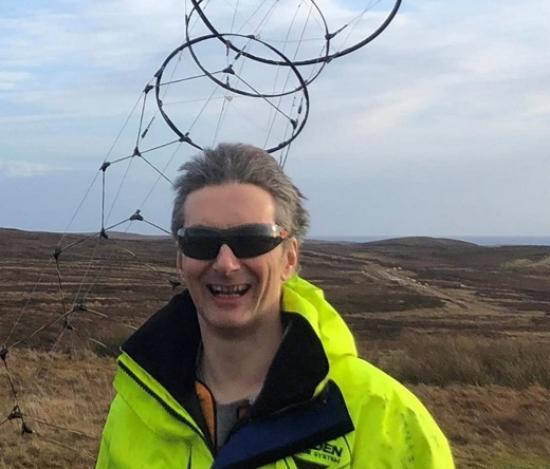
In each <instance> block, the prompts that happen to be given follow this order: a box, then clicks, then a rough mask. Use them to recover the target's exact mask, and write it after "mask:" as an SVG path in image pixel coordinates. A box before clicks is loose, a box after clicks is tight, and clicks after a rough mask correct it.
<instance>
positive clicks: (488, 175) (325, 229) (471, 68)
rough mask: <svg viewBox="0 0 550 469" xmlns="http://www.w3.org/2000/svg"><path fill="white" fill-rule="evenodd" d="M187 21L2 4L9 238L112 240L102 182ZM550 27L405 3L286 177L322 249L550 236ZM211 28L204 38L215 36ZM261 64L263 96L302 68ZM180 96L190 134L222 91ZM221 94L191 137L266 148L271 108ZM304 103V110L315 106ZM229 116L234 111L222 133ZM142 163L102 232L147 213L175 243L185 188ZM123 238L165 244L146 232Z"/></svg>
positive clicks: (79, 4)
mask: <svg viewBox="0 0 550 469" xmlns="http://www.w3.org/2000/svg"><path fill="white" fill-rule="evenodd" d="M215 1H218V0H210V2H211V3H212V2H215ZM384 2H385V3H384ZM230 3H231V2H229V1H226V2H221V1H220V4H219V5H220V6H219V7H218V6H217V7H216V8H217V9H216V10H215V11H216V12H217V16H216V20H217V21H219V22H220V23H216V24H220V26H221V25H222V24H224V26H225V27H229V26H227V25H229V24H230V23H231V21H232V15H231V13H230V12H229V10H228V11H227V12H226V11H225V10H224V8H223V7H222V6H221V5H226V6H227V5H228V4H230ZM296 3H298V2H297V1H296V2H289V1H287V4H291V5H295V4H296ZM366 3H368V2H360V1H358V0H345V1H344V0H339V1H336V0H324V1H322V2H319V6H320V9H321V11H322V12H323V14H324V15H325V18H326V21H327V23H328V28H329V30H330V31H335V30H336V29H337V28H338V27H339V25H341V24H343V23H342V21H345V19H346V18H348V19H349V18H353V17H354V16H353V15H354V12H360V11H361V10H362V9H363V8H364V5H365V4H366ZM212 4H213V3H212ZM242 4H243V5H244V4H245V2H244V1H243V2H242ZM389 5H390V2H388V1H386V0H381V1H380V2H379V3H377V4H376V7H375V8H373V9H372V11H371V12H370V13H371V15H370V17H369V18H370V19H369V20H368V21H367V19H365V20H364V21H363V20H361V21H360V22H358V23H357V24H356V25H355V27H354V29H353V30H351V28H349V31H350V33H349V35H348V36H346V37H347V38H348V40H349V41H350V42H352V41H353V40H354V38H361V37H363V36H364V35H365V33H366V32H367V31H371V30H372V27H373V25H374V24H377V23H376V22H377V21H379V20H380V18H382V17H383V16H382V15H383V13H384V10H385V9H387V8H388V7H389ZM302 10H303V11H304V8H302ZM185 11H186V7H185V4H184V1H183V0H177V1H176V0H154V1H152V0H151V1H150V0H99V1H98V0H94V1H91V0H90V1H87V0H78V1H77V0H48V1H45V0H44V1H40V0H34V1H33V0H30V1H20V0H18V1H15V0H3V1H2V3H1V4H0V227H12V228H20V229H26V230H42V231H56V232H63V231H66V230H68V231H77V232H93V231H99V228H100V226H101V204H102V185H101V179H102V173H101V172H100V171H98V168H99V167H100V166H101V164H102V162H103V161H105V160H107V161H113V160H115V159H117V158H120V157H124V156H128V155H129V153H131V152H132V149H133V148H134V146H135V139H136V129H139V116H140V113H139V111H140V109H141V105H142V101H140V99H141V100H143V96H144V94H143V93H142V91H143V89H144V86H145V85H146V84H147V83H153V84H154V80H153V81H151V80H152V79H153V75H154V73H155V72H156V71H157V70H158V69H159V67H160V65H161V64H162V63H163V62H164V60H165V59H166V57H167V56H168V55H169V54H170V53H171V52H172V51H173V50H174V49H175V48H176V47H178V46H179V45H180V44H182V43H183V42H184V40H185ZM290 11H291V10H290V9H289V12H288V13H286V14H288V15H291V13H290ZM289 17H290V16H289ZM549 17H550V2H548V1H546V0H526V1H524V2H517V1H514V2H512V1H509V0H500V1H499V2H475V1H470V0H466V1H462V2H441V1H431V0H422V1H416V0H408V1H407V0H405V2H404V3H403V5H402V7H401V9H400V11H399V13H398V15H397V17H396V18H395V19H394V21H393V22H392V23H391V24H390V26H389V27H388V28H387V29H386V30H385V31H384V32H383V33H382V34H381V35H380V36H379V37H378V38H376V39H375V40H373V41H372V42H371V43H370V44H368V45H367V46H365V47H364V48H362V49H360V50H358V51H356V52H354V53H352V54H349V55H347V56H345V57H341V58H338V59H335V60H333V61H331V62H330V63H329V64H328V65H327V66H326V67H325V68H324V69H323V70H322V71H321V73H320V75H319V76H318V77H317V79H316V80H315V81H313V82H312V83H311V84H310V85H308V92H309V98H310V106H309V115H308V119H307V122H305V125H304V128H303V131H302V132H301V133H300V134H299V135H298V136H297V137H296V139H295V140H294V142H293V144H292V146H291V149H290V151H289V153H288V159H287V162H286V165H285V170H286V172H287V173H288V174H289V175H290V176H291V178H292V179H293V181H294V182H295V183H296V185H297V186H298V187H299V188H300V189H301V190H302V192H303V193H304V194H305V196H306V197H307V199H308V200H307V207H308V209H309V211H310V213H311V219H312V223H311V229H310V235H311V236H313V237H322V236H339V235H340V236H362V235H365V236H369V235H370V236H374V235H380V236H412V235H423V236H446V237H453V236H455V237H456V236H463V235H470V236H484V235H486V236H489V235H493V236H494V235H499V236H550V210H549V209H548V207H549V206H550V139H549V137H548V135H549V130H548V126H549V123H550V55H549V54H548V50H550V29H549V28H548V25H547V21H548V18H549ZM319 18H320V17H318V18H317V19H315V21H314V22H312V23H311V24H312V25H314V26H313V27H312V30H311V31H308V32H307V34H308V35H310V37H311V38H314V37H315V36H319V37H322V34H319V31H317V32H316V31H314V28H315V27H317V28H318V29H319V28H321V24H322V22H321V21H320V19H319ZM224 21H225V23H224ZM286 21H287V20H286V17H285V16H284V15H283V14H282V13H281V14H280V15H279V16H278V17H276V18H274V19H273V20H272V21H270V23H269V27H270V28H271V29H270V30H267V31H266V32H265V33H264V32H262V35H260V36H258V37H259V38H260V39H265V40H266V42H267V41H268V40H269V41H271V40H272V39H273V38H275V35H276V34H277V32H280V30H278V29H277V28H278V27H279V26H280V24H283V23H285V24H286ZM369 21H370V22H369ZM195 23H197V24H195V26H194V27H195V28H196V30H194V33H195V34H196V35H200V34H205V33H206V30H204V29H201V28H202V25H201V24H199V21H197V19H196V18H195ZM369 28H370V29H369ZM228 30H229V29H228ZM244 32H246V33H248V31H244ZM346 34H347V32H346ZM341 37H343V36H342V35H340V36H338V37H337V39H340V38H341ZM275 39H276V38H275ZM342 41H343V39H342ZM214 42H215V40H214V41H204V42H201V43H200V44H199V43H197V45H196V47H197V50H198V51H200V54H202V55H201V57H204V63H207V64H208V66H210V63H212V64H213V65H212V67H214V68H215V67H216V64H215V62H216V60H218V59H217V56H216V55H215V54H217V53H218V52H219V51H218V49H220V47H219V45H216V44H217V43H216V44H214ZM310 42H311V43H313V42H314V41H313V40H312V41H310ZM272 44H278V43H276V42H274V43H272ZM319 45H321V48H322V43H320V44H315V45H313V44H312V45H311V48H310V49H307V47H305V48H304V50H305V51H306V52H304V53H305V54H307V53H308V52H309V51H310V50H313V49H315V50H319ZM251 47H252V46H251ZM254 47H256V49H254V50H255V51H260V50H261V49H262V46H261V45H260V44H255V45H254ZM263 47H264V51H263V53H268V52H269V51H267V49H265V46H263ZM339 47H340V46H339ZM341 47H343V46H341ZM222 49H223V47H222ZM251 50H252V49H251ZM266 51H267V52H266ZM259 53H260V52H258V54H259ZM288 54H290V52H288ZM222 55H223V54H222ZM317 55H319V54H317ZM304 57H305V56H304ZM185 60H187V61H190V57H187V58H184V59H183V60H182V63H183V64H184V65H185V67H187V68H186V70H191V69H190V68H189V67H191V65H190V62H189V63H187V62H185ZM223 60H227V58H225V59H223ZM173 63H174V62H171V63H170V66H168V67H167V69H166V70H167V71H166V72H165V73H166V74H168V71H169V70H171V69H170V67H171V66H172V64H173ZM247 67H248V68H244V67H243V69H242V70H243V73H248V75H246V76H247V77H250V80H254V83H255V84H256V85H255V86H257V87H260V88H262V90H263V89H264V88H263V87H264V86H265V87H266V88H265V89H266V90H267V89H271V88H270V87H271V86H273V89H275V87H276V86H275V84H274V83H275V81H274V79H269V80H268V79H267V78H266V77H273V76H279V75H277V74H279V72H278V71H277V69H280V68H284V69H285V70H288V69H287V68H286V67H264V68H262V66H261V65H259V64H257V63H256V64H254V63H252V64H251V65H247ZM176 68H177V67H176V65H174V66H173V70H172V72H174V73H175V72H179V70H177V69H176ZM268 69H269V70H268ZM210 70H211V71H212V70H213V69H210ZM314 70H315V68H314V67H309V68H308V69H307V71H306V72H304V76H309V74H310V73H313V72H314ZM172 72H171V73H172ZM280 77H290V78H285V80H287V81H285V80H283V78H280V79H278V80H279V81H278V82H277V86H281V89H282V88H284V86H286V87H287V88H285V89H288V90H290V91H291V90H292V89H291V88H292V86H294V85H296V84H297V83H298V82H297V81H296V80H297V78H296V77H295V76H294V75H293V74H291V73H290V72H289V73H288V74H286V73H285V74H283V73H282V72H281V73H280ZM262 80H263V81H262ZM193 83H194V82H193ZM293 83H294V85H293ZM170 86H171V88H169V90H168V91H167V92H166V101H165V103H166V105H165V110H169V112H170V116H171V117H172V119H174V121H177V125H181V126H182V128H183V127H185V126H190V125H192V126H195V123H194V122H193V119H194V117H193V116H195V115H196V113H197V112H200V111H201V109H203V108H202V106H203V102H204V99H203V102H201V101H200V100H199V99H195V100H194V101H196V102H192V101H193V100H192V99H190V98H193V97H195V98H196V97H203V98H204V97H205V96H207V95H208V93H209V92H208V90H209V89H210V88H211V86H212V83H211V82H210V81H208V79H207V78H205V79H204V80H203V82H201V83H200V84H199V83H198V82H197V83H196V84H193V85H191V84H185V86H180V85H173V86H172V85H170ZM288 87H291V88H288ZM218 88H219V87H218ZM153 93H154V92H151V93H150V94H148V95H147V101H146V106H144V107H143V109H144V116H145V118H144V122H149V120H150V118H152V117H154V119H153V121H154V126H153V127H151V132H150V135H148V136H147V138H148V139H149V138H150V140H148V141H147V142H146V141H143V142H142V144H141V143H140V148H141V149H143V148H152V147H153V146H155V145H157V144H162V143H163V142H167V141H172V140H173V139H174V138H176V139H177V136H175V134H173V133H172V131H171V130H170V129H169V128H168V126H167V125H166V123H165V122H164V121H163V120H162V118H161V116H159V113H158V111H157V109H156V107H155V106H156V102H155V100H154V99H153V98H154V96H153ZM213 93H214V94H213V96H214V101H213V102H217V104H216V105H210V104H209V106H210V107H206V106H205V107H204V109H203V111H204V112H203V114H202V116H201V121H200V122H198V123H197V124H196V126H195V127H193V133H192V136H193V138H196V139H197V141H199V140H200V142H201V144H202V143H203V142H204V144H210V143H211V142H210V140H212V142H213V141H214V139H213V138H214V137H213V136H214V135H216V138H217V137H219V139H222V140H231V139H232V140H235V139H238V140H242V141H248V142H250V143H253V144H257V145H259V146H263V144H264V142H265V141H267V140H268V139H267V138H266V137H265V135H264V134H262V132H264V133H265V128H266V126H265V125H264V127H263V128H261V126H260V125H259V121H262V122H269V120H270V116H272V115H273V114H270V113H273V112H274V111H273V109H272V108H273V106H272V105H271V104H269V103H268V102H266V101H265V100H261V99H257V98H246V97H242V96H236V95H234V94H232V95H231V96H228V95H227V94H224V92H223V90H222V91H220V90H218V91H215V92H214V91H213ZM293 96H294V94H289V95H287V96H286V97H284V98H282V100H281V101H280V102H281V103H282V104H281V106H283V105H284V106H287V108H286V110H285V112H287V113H290V112H297V111H296V109H297V106H296V105H295V103H296V101H292V100H293V99H294V98H293ZM296 96H297V98H296V99H298V100H301V102H303V100H304V97H303V92H302V94H300V92H298V93H296ZM222 102H223V103H225V104H224V105H227V109H228V111H227V115H226V117H225V118H224V119H225V120H224V121H223V125H224V127H223V129H222V130H220V133H219V135H218V134H216V130H215V129H216V128H217V125H218V124H217V123H218V122H220V119H219V115H218V114H217V111H216V110H217V109H218V110H219V108H220V105H221V104H220V103H222ZM136 103H137V107H136V109H137V111H136V112H135V113H134V114H131V115H130V114H129V112H130V110H131V109H132V108H133V106H134V105H135V104H136ZM216 106H217V107H216ZM270 106H271V107H270ZM231 113H233V114H231ZM129 115H130V118H129V119H128V123H127V125H126V127H124V128H123V125H124V123H125V121H126V119H127V117H128V116H129ZM275 115H276V116H277V121H276V126H275V130H274V131H273V135H272V136H271V137H269V138H270V139H271V140H270V142H271V143H272V142H275V141H278V140H277V139H278V138H279V137H280V136H281V135H288V134H285V128H286V127H285V125H287V124H288V122H287V123H286V124H285V120H284V117H281V115H282V113H280V114H275ZM301 118H303V113H302V115H301ZM273 119H274V121H275V118H273ZM190 122H191V123H190ZM277 126H278V127H277ZM142 128H143V127H142ZM121 129H123V130H122V132H121V133H120V137H119V139H118V140H116V138H117V135H119V132H120V131H121ZM115 140H116V144H115V145H113V142H115ZM279 141H280V138H279ZM195 153H196V150H195V149H193V148H191V147H188V146H187V145H185V144H182V145H171V146H169V147H167V148H165V149H161V150H159V151H158V152H151V153H150V154H149V153H148V155H151V159H149V158H148V159H147V160H148V161H149V162H151V163H153V166H155V167H157V168H160V169H163V170H164V172H165V174H166V175H167V176H168V179H170V180H172V179H173V178H174V177H175V176H176V169H177V167H178V166H179V165H181V164H182V163H183V162H185V161H186V160H188V159H189V158H190V157H191V156H192V155H194V154H195ZM153 154H155V155H153ZM154 158H158V159H154ZM135 160H136V158H130V159H128V160H124V162H121V163H120V164H117V165H115V164H113V165H112V167H110V168H109V170H108V171H106V172H105V177H106V186H105V207H106V209H105V211H104V216H103V220H104V221H103V222H104V224H105V226H112V225H114V224H117V223H118V222H120V221H123V220H126V219H127V218H128V216H129V215H131V214H132V213H133V212H134V211H135V210H137V209H140V210H141V213H142V214H143V216H144V217H145V218H146V220H148V221H150V222H151V223H154V224H157V225H159V226H162V227H165V228H168V226H169V217H170V212H171V203H172V197H173V196H172V193H171V189H170V186H169V184H168V183H167V181H166V180H164V179H163V178H162V177H160V178H159V176H158V173H157V172H155V171H154V170H152V168H151V166H150V165H147V164H146V163H145V161H141V160H139V161H135ZM120 228H121V229H125V230H129V231H135V232H147V233H150V232H155V231H154V230H153V231H151V228H150V225H146V224H145V225H144V224H139V223H134V224H130V226H128V224H122V225H120Z"/></svg>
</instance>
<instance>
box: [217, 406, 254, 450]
mask: <svg viewBox="0 0 550 469" xmlns="http://www.w3.org/2000/svg"><path fill="white" fill-rule="evenodd" d="M253 401H254V400H253V399H241V400H238V401H235V402H230V403H229V404H218V403H217V402H216V446H217V447H218V448H221V447H222V446H223V445H224V443H225V441H226V440H227V437H228V436H229V433H230V432H231V429H232V428H233V427H234V426H235V424H236V423H237V422H238V421H239V420H240V419H242V418H244V417H246V416H247V415H248V413H249V411H250V407H251V406H252V403H253Z"/></svg>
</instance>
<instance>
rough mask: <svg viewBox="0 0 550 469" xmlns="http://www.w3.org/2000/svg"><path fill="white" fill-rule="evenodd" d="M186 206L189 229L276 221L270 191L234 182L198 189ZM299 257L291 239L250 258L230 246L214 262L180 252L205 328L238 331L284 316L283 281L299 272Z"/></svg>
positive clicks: (180, 270) (181, 265) (181, 268)
mask: <svg viewBox="0 0 550 469" xmlns="http://www.w3.org/2000/svg"><path fill="white" fill-rule="evenodd" d="M183 210H184V219H185V227H190V226H201V227H208V228H217V229H226V228H232V227H235V226H239V225H245V224H252V223H270V224H272V223H275V211H276V207H275V200H274V199H273V197H272V195H271V194H270V193H269V192H267V191H265V190H264V189H262V188H260V187H258V186H255V185H253V184H239V183H232V184H224V185H217V186H207V187H204V188H202V189H198V190H196V191H194V192H192V193H191V194H189V196H188V197H187V200H186V202H185V205H184V207H183ZM284 228H287V227H284ZM296 261H297V242H296V240H295V239H291V240H290V241H289V242H287V243H283V244H280V245H279V246H277V247H276V248H275V249H273V250H271V251H269V252H267V253H265V254H262V255H259V256H256V257H251V258H244V259H239V258H237V257H236V256H235V254H234V253H233V252H232V251H231V249H230V248H229V246H227V245H225V244H224V245H222V247H221V249H220V251H219V252H218V255H217V257H216V258H215V259H213V260H197V259H193V258H191V257H188V256H185V255H184V254H183V253H181V252H178V258H177V267H178V273H179V274H180V275H181V276H182V279H183V280H184V282H185V284H186V286H187V288H188V289H189V292H190V293H191V297H192V299H193V302H194V303H195V305H196V307H197V311H198V313H199V321H200V324H201V327H202V328H204V327H208V328H210V330H211V331H213V332H214V331H218V332H224V331H225V332H233V333H234V332H246V331H247V330H253V329H255V328H257V327H261V326H264V325H266V324H268V323H270V322H274V321H277V320H278V318H279V314H280V295H281V287H282V283H283V282H284V281H285V280H286V279H287V278H288V277H289V276H290V275H291V273H292V272H293V269H294V267H295V266H296ZM220 286H221V287H239V289H243V290H245V292H244V293H242V294H239V295H236V294H223V293H220V290H221V288H220ZM245 287H246V288H245ZM223 290H224V291H227V288H224V289H223Z"/></svg>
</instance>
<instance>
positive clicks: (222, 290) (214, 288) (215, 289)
mask: <svg viewBox="0 0 550 469" xmlns="http://www.w3.org/2000/svg"><path fill="white" fill-rule="evenodd" d="M248 287H249V286H248V285H246V284H242V285H209V286H208V288H210V291H211V292H212V293H214V295H242V294H243V293H244V292H246V290H248Z"/></svg>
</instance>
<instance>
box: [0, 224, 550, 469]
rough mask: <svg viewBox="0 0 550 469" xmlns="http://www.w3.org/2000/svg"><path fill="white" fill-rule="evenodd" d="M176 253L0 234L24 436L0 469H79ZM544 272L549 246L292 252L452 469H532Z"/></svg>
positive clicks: (170, 281)
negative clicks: (445, 449) (413, 408)
mask: <svg viewBox="0 0 550 469" xmlns="http://www.w3.org/2000/svg"><path fill="white" fill-rule="evenodd" d="M56 248H59V249H57V250H56ZM174 249H175V248H174V244H173V242H172V241H171V240H170V238H168V237H154V238H149V237H144V236H135V237H133V236H132V237H128V238H127V239H120V237H119V238H118V239H117V237H116V236H113V237H110V238H109V239H102V238H99V237H97V236H90V235H69V236H67V237H65V238H64V239H62V240H61V242H60V236H59V235H58V234H55V233H36V232H25V231H20V230H10V229H0V273H1V274H0V348H1V346H2V345H5V346H6V349H5V350H7V351H8V354H7V361H6V364H7V366H8V367H9V368H6V369H1V368H0V412H9V411H10V409H12V408H13V406H14V402H15V401H14V396H13V392H12V388H11V384H10V380H9V379H8V375H7V373H9V376H10V377H11V379H12V381H13V382H14V383H15V386H16V387H17V389H18V396H19V397H18V399H19V400H20V403H21V405H22V407H24V412H25V414H26V415H27V420H28V421H29V425H31V426H32V428H33V429H34V430H36V431H35V434H33V435H24V436H23V437H22V436H21V435H20V427H19V426H18V425H19V421H18V420H17V419H14V420H13V421H8V422H6V421H4V425H3V426H0V436H1V438H0V468H3V467H10V468H12V467H90V465H91V464H92V462H93V458H94V454H95V451H96V447H97V442H98V436H99V432H100V429H101V426H102V422H103V419H104V417H105V412H106V410H107V406H108V403H109V400H110V396H111V392H112V391H111V387H110V380H111V376H112V373H113V368H114V362H113V360H112V358H108V357H112V356H114V355H116V353H117V351H118V346H119V344H120V343H121V341H123V340H124V339H125V338H126V337H127V336H128V335H129V334H131V333H132V331H133V330H135V328H136V327H139V325H140V324H141V323H143V322H144V321H145V320H146V319H147V318H148V316H149V315H150V314H151V313H152V312H153V311H155V310H156V309H158V308H159V307H160V306H161V305H162V304H163V303H164V302H165V301H167V300H168V299H169V298H170V297H171V296H172V295H173V294H174V293H175V292H177V291H180V290H181V289H182V288H183V285H180V284H179V281H178V279H177V277H176V272H175V268H174V267H175V266H174V263H175V251H174ZM54 254H55V255H54ZM549 258H550V247H541V246H513V247H482V246H477V245H474V244H471V243H464V242H461V241H454V240H442V239H432V238H402V239H395V240H386V241H383V242H374V243H364V244H353V243H328V242H320V241H316V242H311V243H307V242H306V243H305V245H304V246H303V250H302V258H301V269H302V270H301V275H303V276H304V277H305V278H307V279H309V280H311V281H312V282H314V283H316V284H317V285H319V286H321V287H322V288H323V289H324V290H325V294H326V296H327V298H328V299H329V300H330V301H331V302H332V303H333V304H334V305H335V307H336V308H337V309H338V310H339V311H341V313H342V315H343V316H344V318H345V319H346V321H347V322H348V324H349V325H350V327H351V328H352V330H353V331H354V333H355V336H356V339H357V343H358V346H359V349H360V352H361V354H362V355H363V356H364V357H366V358H367V359H369V360H370V361H371V362H374V363H375V364H378V365H379V366H380V367H382V368H383V369H384V370H386V371H388V372H389V373H390V374H392V375H394V376H395V377H397V378H398V379H400V380H402V381H404V382H406V383H407V384H408V386H409V387H411V388H413V389H414V391H415V392H416V393H417V394H418V395H419V396H420V397H421V398H422V399H423V401H424V402H425V403H426V405H427V406H428V407H429V408H430V410H432V412H433V413H434V415H435V416H436V418H437V420H438V421H439V422H440V423H441V425H442V427H443V429H444V431H445V433H446V434H447V435H448V437H449V438H450V440H451V443H452V446H453V449H454V452H455V455H456V457H457V461H458V462H459V463H460V464H459V467H478V468H482V467H508V468H520V467H521V468H524V467H527V468H530V467H533V468H541V467H550V444H549V443H548V442H550V410H549V409H550V365H549V363H548V359H547V357H548V356H550V276H549V275H548V259H549ZM56 260H57V262H56ZM106 357H107V358H106ZM6 370H8V372H7V373H6ZM6 416H7V414H6ZM3 420H5V416H4V415H2V414H0V422H2V421H3ZM73 448H78V451H75V450H74V449H73ZM37 461H39V462H37Z"/></svg>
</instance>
